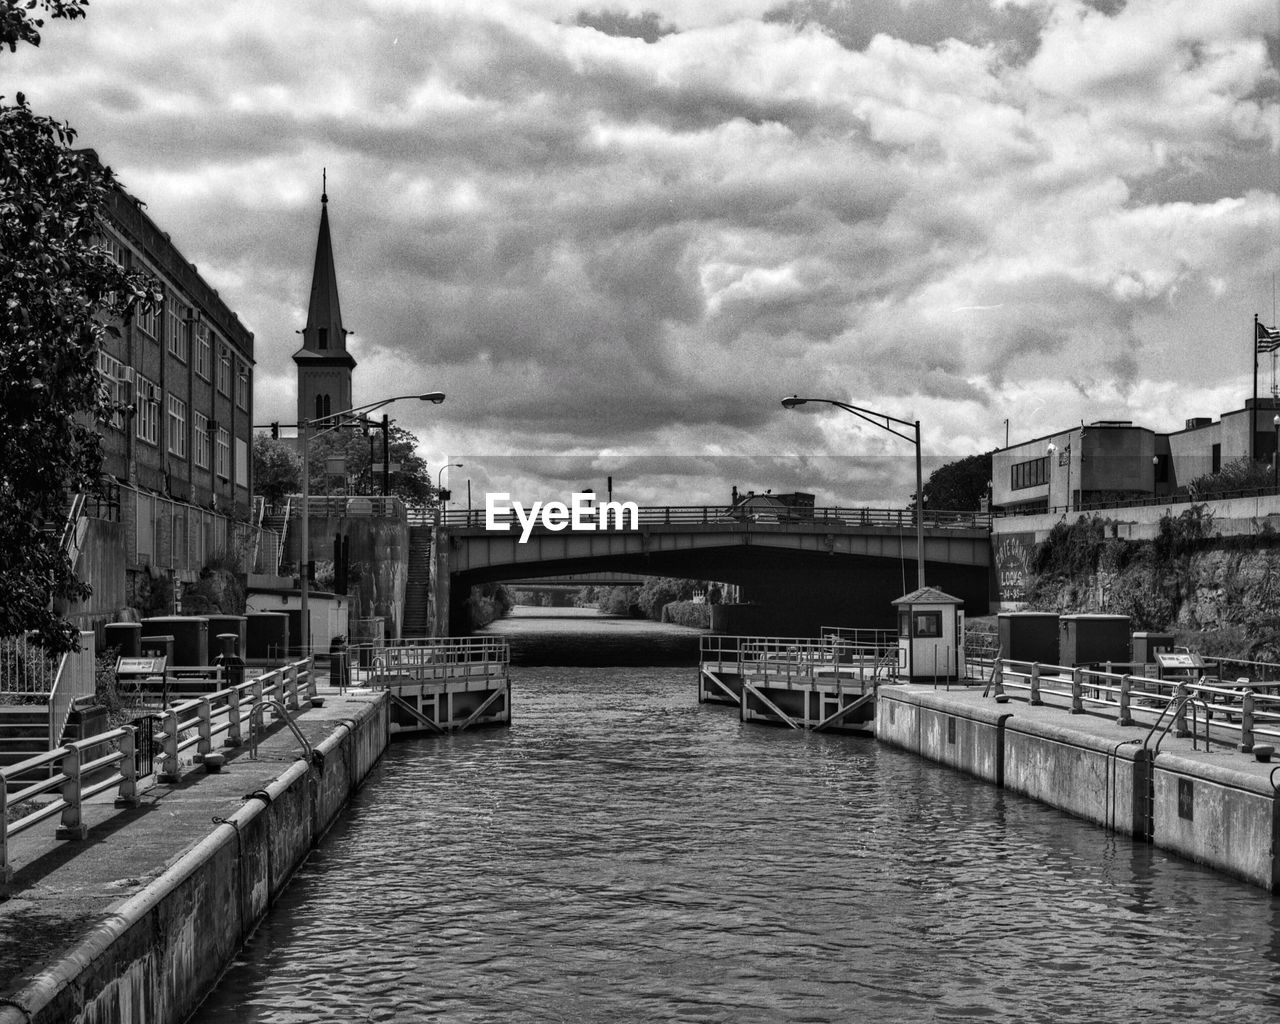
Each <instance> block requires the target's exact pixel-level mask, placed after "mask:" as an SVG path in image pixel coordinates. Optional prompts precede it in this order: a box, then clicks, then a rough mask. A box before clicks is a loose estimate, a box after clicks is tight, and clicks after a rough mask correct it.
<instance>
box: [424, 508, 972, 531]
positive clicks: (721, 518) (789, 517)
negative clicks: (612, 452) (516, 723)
mask: <svg viewBox="0 0 1280 1024" xmlns="http://www.w3.org/2000/svg"><path fill="white" fill-rule="evenodd" d="M596 507H597V508H599V506H598V505H597V506H596ZM614 520H615V517H614V516H612V515H611V516H609V517H608V521H609V526H608V529H610V530H611V531H612V532H625V531H619V530H618V528H617V527H616V526H615V525H614ZM499 521H500V522H503V523H507V524H509V525H510V526H511V527H512V528H513V529H518V528H519V525H520V524H519V522H518V520H517V519H516V517H515V515H514V513H508V514H506V515H505V516H503V517H501V518H500V519H499ZM623 521H624V522H625V523H626V524H627V529H629V528H630V521H631V517H630V515H629V514H628V515H626V516H625V517H623ZM636 521H637V524H638V525H639V526H734V525H738V526H752V525H761V526H801V527H810V528H811V527H831V528H833V529H839V528H846V529H847V528H852V529H861V528H864V527H875V528H880V529H900V530H905V529H914V528H915V524H916V518H915V512H914V510H912V509H892V508H840V507H833V508H812V509H808V508H806V509H774V508H742V507H740V506H738V507H728V506H725V505H661V506H649V507H644V508H639V509H637V515H636ZM441 522H442V524H443V525H444V526H447V527H452V528H455V529H467V528H470V529H485V528H486V514H485V511H484V509H448V510H446V511H445V512H444V513H442V516H441ZM593 524H594V519H593ZM924 526H925V528H926V529H962V530H964V529H968V530H986V529H990V527H991V516H990V515H989V514H988V513H986V512H948V511H945V510H939V511H933V510H932V509H926V510H925V512H924ZM538 528H539V529H541V526H539V527H538ZM600 528H601V529H603V528H605V527H604V526H603V524H601V526H600Z"/></svg>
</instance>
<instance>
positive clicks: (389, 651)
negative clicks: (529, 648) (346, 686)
mask: <svg viewBox="0 0 1280 1024" xmlns="http://www.w3.org/2000/svg"><path fill="white" fill-rule="evenodd" d="M346 653H347V666H349V675H348V673H347V672H345V671H344V673H343V676H342V678H343V681H344V682H345V681H346V679H348V678H350V681H351V683H352V684H359V685H362V686H373V687H377V686H388V685H391V684H392V683H395V682H397V681H403V680H404V679H406V678H408V679H412V680H414V681H423V680H431V679H449V678H452V677H454V676H459V675H464V674H468V673H471V672H472V671H473V670H474V669H475V668H476V667H477V666H479V667H480V668H482V669H483V671H484V672H485V673H487V674H498V673H499V672H505V671H506V669H507V666H508V665H510V663H511V648H510V646H509V644H508V643H507V641H506V640H505V639H502V638H501V637H491V636H488V637H423V638H417V639H415V638H402V639H395V640H385V641H383V642H382V643H380V644H379V643H364V644H355V645H354V646H352V647H350V648H348V649H347V652H346ZM340 685H341V684H340Z"/></svg>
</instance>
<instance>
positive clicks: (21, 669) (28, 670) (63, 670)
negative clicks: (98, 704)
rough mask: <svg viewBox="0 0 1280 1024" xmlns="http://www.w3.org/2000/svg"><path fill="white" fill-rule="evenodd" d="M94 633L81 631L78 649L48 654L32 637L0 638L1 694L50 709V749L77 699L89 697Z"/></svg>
mask: <svg viewBox="0 0 1280 1024" xmlns="http://www.w3.org/2000/svg"><path fill="white" fill-rule="evenodd" d="M94 666H95V655H94V634H93V633H92V631H81V633H80V650H78V651H68V652H67V653H66V654H50V653H48V652H47V651H46V650H45V649H44V648H43V647H42V646H41V645H40V644H39V643H37V642H36V641H35V640H34V639H32V634H25V635H23V636H13V637H3V638H0V695H3V696H4V697H7V698H10V699H15V698H16V702H17V703H21V704H32V705H37V706H38V705H40V704H44V705H46V706H47V707H48V709H49V747H50V748H53V747H56V746H57V745H58V743H59V742H60V741H61V739H62V730H63V729H64V728H65V727H66V724H67V718H68V716H69V715H70V714H71V708H72V706H73V705H74V704H75V702H76V701H77V700H80V699H81V698H83V697H92V696H93V694H94V690H95V688H96V679H95V677H94Z"/></svg>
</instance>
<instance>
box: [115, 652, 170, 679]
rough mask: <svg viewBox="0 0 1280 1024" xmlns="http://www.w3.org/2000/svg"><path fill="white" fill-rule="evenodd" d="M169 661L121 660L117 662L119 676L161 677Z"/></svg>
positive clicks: (164, 659)
mask: <svg viewBox="0 0 1280 1024" xmlns="http://www.w3.org/2000/svg"><path fill="white" fill-rule="evenodd" d="M168 660H169V659H168V658H166V657H164V656H161V657H159V658H121V659H120V660H119V661H118V662H116V675H118V676H159V675H164V668H165V663H166V662H167V661H168Z"/></svg>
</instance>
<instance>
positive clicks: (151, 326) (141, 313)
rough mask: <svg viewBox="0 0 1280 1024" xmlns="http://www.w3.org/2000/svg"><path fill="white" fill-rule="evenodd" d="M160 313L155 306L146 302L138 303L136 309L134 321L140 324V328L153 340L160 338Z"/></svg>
mask: <svg viewBox="0 0 1280 1024" xmlns="http://www.w3.org/2000/svg"><path fill="white" fill-rule="evenodd" d="M159 321H160V317H159V314H157V313H156V311H155V309H154V308H153V307H150V306H147V305H146V304H145V303H141V302H140V303H138V305H137V306H136V307H135V309H134V314H133V322H134V323H135V324H137V325H138V329H139V330H140V331H142V333H143V334H145V335H147V337H149V338H150V339H151V340H152V341H157V340H159V338H160V333H159Z"/></svg>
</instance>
